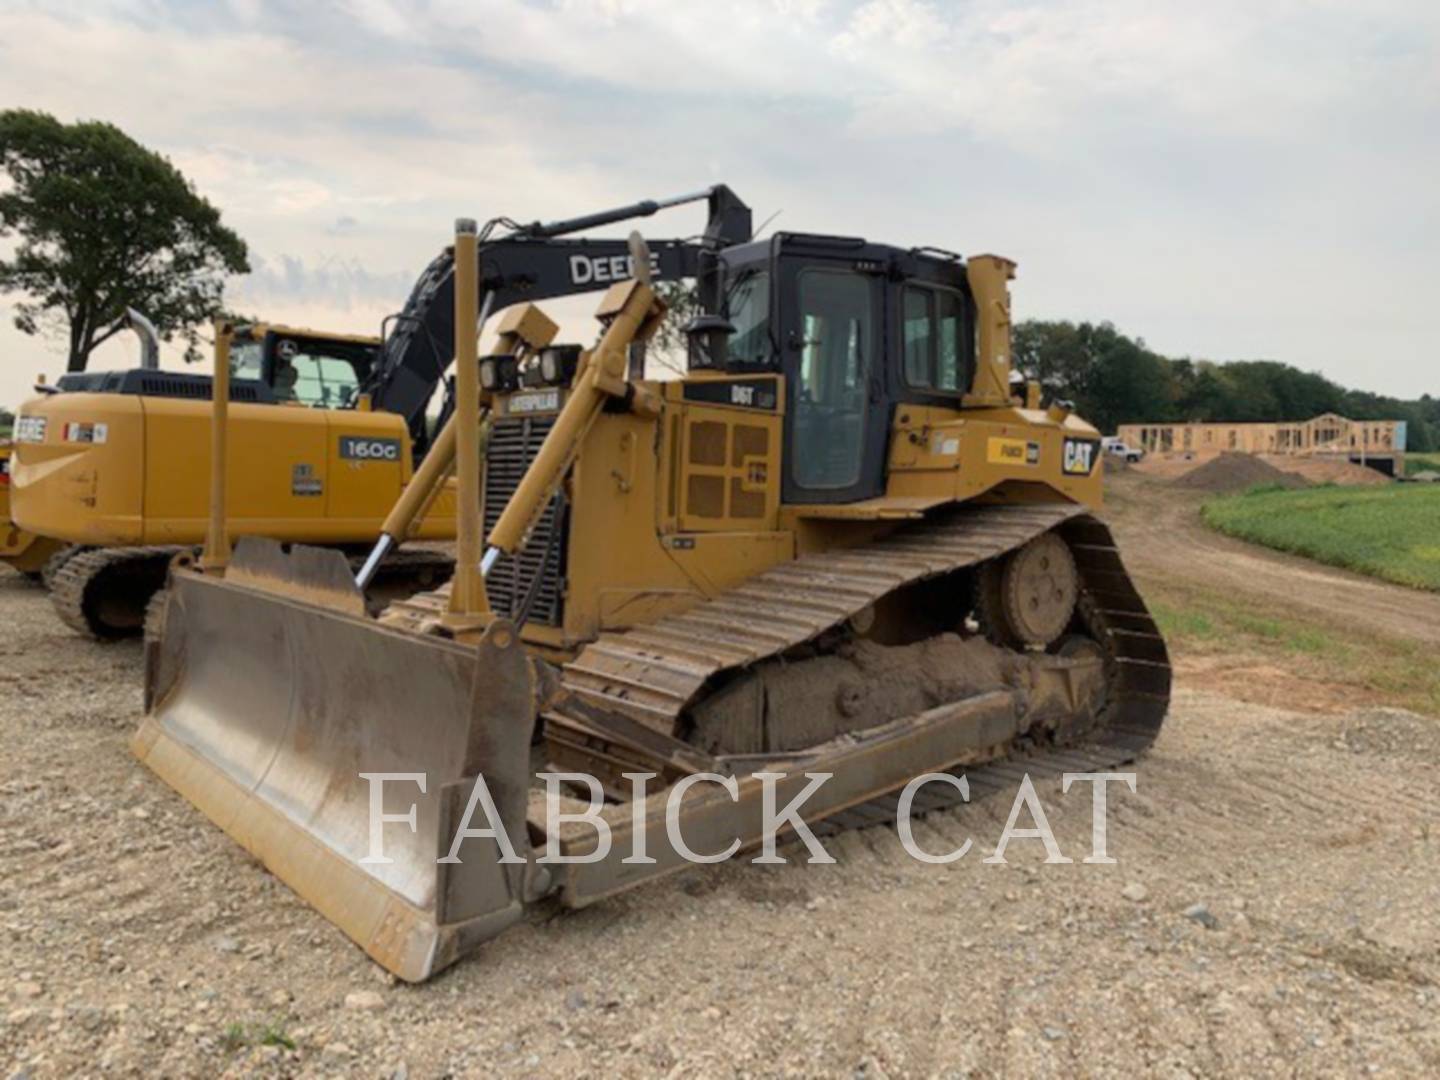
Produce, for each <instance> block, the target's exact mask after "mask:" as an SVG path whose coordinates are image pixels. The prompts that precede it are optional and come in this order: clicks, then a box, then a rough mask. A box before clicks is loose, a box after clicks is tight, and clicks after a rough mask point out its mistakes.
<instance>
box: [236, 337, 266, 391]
mask: <svg viewBox="0 0 1440 1080" xmlns="http://www.w3.org/2000/svg"><path fill="white" fill-rule="evenodd" d="M264 361H265V350H264V348H263V346H262V345H261V344H260V342H258V341H237V342H233V343H232V344H231V346H230V377H231V378H232V379H254V380H255V381H256V382H258V381H260V379H261V378H263V377H264V375H263V371H264Z"/></svg>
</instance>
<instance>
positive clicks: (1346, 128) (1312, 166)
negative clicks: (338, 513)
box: [0, 0, 1440, 407]
mask: <svg viewBox="0 0 1440 1080" xmlns="http://www.w3.org/2000/svg"><path fill="white" fill-rule="evenodd" d="M17 106H23V107H27V108H35V109H43V110H46V111H49V112H51V113H53V114H55V115H56V116H58V117H60V118H61V119H64V120H67V121H70V120H77V119H101V120H107V121H110V122H112V123H115V124H117V125H119V126H120V127H121V128H123V129H124V130H125V131H127V132H128V133H130V134H131V135H132V136H134V137H135V138H136V139H138V140H139V141H141V142H142V143H144V144H146V145H147V146H150V147H152V148H154V149H156V150H158V151H160V152H162V153H163V154H165V155H166V156H168V157H169V158H170V159H171V160H172V161H173V162H174V163H175V165H176V166H178V167H179V168H180V170H181V171H182V172H184V173H185V174H186V175H187V176H188V177H190V178H191V180H192V181H193V182H194V184H195V186H196V188H197V189H198V190H199V191H200V192H201V193H202V194H203V195H205V196H206V197H207V198H208V199H210V200H211V201H212V202H213V203H215V204H216V205H217V206H218V207H220V209H221V211H222V213H223V216H224V220H225V221H226V222H227V224H229V225H230V226H231V227H232V228H234V229H235V230H237V231H238V232H239V233H240V235H241V236H242V237H244V238H245V240H246V241H247V242H248V243H249V245H250V250H251V263H252V266H253V272H252V273H251V274H249V275H247V276H245V277H243V278H238V279H235V280H234V281H233V282H232V283H231V285H230V287H229V290H228V292H227V295H228V297H229V299H230V300H231V302H232V303H233V305H234V307H235V308H236V309H237V310H242V311H247V312H252V313H254V314H257V315H260V316H262V317H264V318H267V319H269V320H271V321H282V322H292V323H300V324H304V325H309V326H314V327H320V328H326V329H334V330H344V331H352V332H365V331H370V332H374V331H376V330H377V329H378V327H379V324H380V321H381V319H382V318H383V317H384V316H385V315H386V314H389V313H391V312H394V311H397V310H398V309H399V308H400V307H401V305H402V304H403V303H404V300H405V297H406V294H407V293H408V291H409V288H410V286H411V284H412V283H413V281H414V279H415V277H416V275H417V274H418V273H419V272H420V270H421V269H422V268H423V267H424V266H425V264H426V263H427V262H428V261H429V259H430V258H431V257H432V256H433V255H434V254H435V253H436V252H437V251H438V250H439V249H440V248H441V247H442V246H444V245H445V244H446V243H448V242H449V239H450V236H451V229H452V223H453V220H454V218H456V217H457V216H468V217H474V218H477V219H479V220H482V221H483V220H487V219H489V218H492V217H496V216H507V217H510V218H513V219H516V220H533V219H537V218H538V219H551V218H558V217H570V216H573V215H576V214H580V213H584V212H587V211H591V210H595V209H600V208H605V207H609V206H614V205H620V204H623V203H629V202H633V201H635V200H637V199H641V198H648V197H662V196H666V195H671V194H676V193H681V192H688V191H692V190H695V189H697V188H703V187H705V186H707V185H708V184H710V183H713V182H717V181H722V182H725V183H728V184H729V185H730V186H731V187H732V188H734V189H735V190H736V191H737V192H738V193H739V194H740V195H741V197H742V198H744V199H745V200H746V201H747V202H748V203H749V204H750V205H751V206H752V207H753V208H754V210H755V220H756V223H757V224H759V223H761V222H765V221H767V220H769V221H770V224H769V225H768V229H770V230H793V231H812V232H832V233H842V234H847V235H861V236H865V237H867V238H869V239H872V240H877V241H883V242H886V243H893V244H898V245H906V246H909V245H921V244H928V245H933V246H937V247H942V248H946V249H950V250H954V251H959V252H962V253H967V254H978V253H982V252H998V253H1000V254H1004V255H1007V256H1009V257H1011V258H1013V259H1015V260H1016V261H1018V263H1019V276H1018V279H1017V280H1016V282H1015V284H1014V311H1015V316H1016V318H1030V317H1034V318H1065V319H1075V320H1082V319H1088V320H1109V321H1111V322H1113V323H1115V325H1116V326H1118V327H1119V328H1120V329H1121V330H1122V331H1124V332H1126V333H1128V334H1131V335H1136V336H1139V337H1141V338H1143V339H1144V340H1145V342H1146V343H1147V344H1148V345H1149V346H1150V347H1152V348H1154V349H1157V350H1159V351H1160V352H1162V353H1165V354H1167V355H1172V356H1182V355H1186V356H1194V357H1203V358H1208V359H1216V360H1226V359H1255V358H1265V359H1274V360H1282V361H1285V362H1287V363H1291V364H1295V365H1297V366H1298V367H1301V368H1303V369H1306V370H1314V371H1320V372H1322V373H1324V374H1325V375H1327V376H1328V377H1330V378H1332V379H1334V380H1336V381H1337V382H1340V383H1343V384H1345V385H1348V386H1354V387H1358V388H1361V389H1367V390H1373V391H1376V392H1381V393H1388V394H1394V395H1397V396H1402V397H1415V396H1418V395H1420V394H1421V393H1432V394H1434V393H1440V373H1437V363H1436V361H1437V360H1440V348H1437V346H1436V344H1435V341H1436V334H1435V333H1434V330H1433V325H1434V314H1433V311H1432V309H1431V308H1430V306H1429V304H1430V302H1432V296H1433V295H1434V293H1435V292H1436V291H1437V288H1440V183H1437V182H1436V178H1437V177H1440V4H1437V3H1434V2H1429V0H1369V2H1364V3H1333V2H1327V0H1307V2H1299V0H1264V2H1260V3H1257V2H1255V0H1207V2H1206V3H1195V2H1194V0H1184V2H1170V0H951V2H941V0H772V2H770V3H758V2H752V0H726V2H724V3H709V2H684V0H429V2H420V3H414V4H402V3H399V2H397V0H329V2H327V0H308V2H289V0H229V2H228V3H213V4H212V3H203V4H202V3H187V2H166V0H96V2H88V3H87V2H84V0H77V2H75V3H72V4H67V5H63V6H62V5H57V4H54V3H44V4H41V3H26V2H17V0H0V107H17ZM702 224H703V210H702V209H700V208H699V207H690V208H687V209H679V210H674V211H670V212H668V213H667V214H666V215H665V216H663V217H658V216H657V217H656V218H653V219H650V220H649V221H648V222H645V223H644V225H643V228H644V229H645V230H646V231H647V232H648V233H650V234H651V235H655V236H688V235H693V234H694V233H696V232H698V231H699V229H700V228H701V226H702ZM9 303H13V298H10V300H9V301H8V302H7V298H5V297H0V403H4V404H8V405H11V406H12V407H13V405H14V404H16V403H18V402H19V401H20V400H23V399H24V398H25V397H27V396H29V387H30V386H31V385H32V383H33V382H34V379H35V376H36V375H37V374H39V373H44V374H45V375H46V376H47V378H49V379H52V380H53V379H54V377H55V376H56V375H57V374H58V373H59V372H60V371H61V370H62V369H63V362H64V350H63V347H62V345H61V343H60V342H58V341H55V340H46V339H36V338H30V337H26V336H24V335H21V334H20V333H18V332H17V331H16V330H15V329H14V328H13V325H12V321H11V320H12V316H13V311H12V310H11V308H10V307H9V306H8V304H9ZM564 314H565V316H566V329H567V330H570V329H571V326H572V325H574V326H576V327H578V328H581V329H583V327H584V325H585V324H584V322H583V321H582V320H583V316H582V315H581V314H580V313H579V312H578V311H577V310H575V309H573V308H567V310H566V311H565V312H564ZM577 332H579V331H578V330H577ZM572 336H574V335H573V334H572ZM178 355H179V350H178V349H177V350H174V351H173V352H171V353H168V354H167V359H166V363H167V366H168V365H170V364H178V362H179V361H178ZM134 357H135V346H134V343H133V339H132V338H130V337H129V336H128V335H124V336H122V337H120V338H117V339H115V341H113V342H112V343H110V344H108V345H107V346H105V347H103V349H102V350H101V352H99V353H97V354H96V359H95V363H94V366H95V367H117V366H127V365H129V364H130V363H131V362H132V361H133V360H134Z"/></svg>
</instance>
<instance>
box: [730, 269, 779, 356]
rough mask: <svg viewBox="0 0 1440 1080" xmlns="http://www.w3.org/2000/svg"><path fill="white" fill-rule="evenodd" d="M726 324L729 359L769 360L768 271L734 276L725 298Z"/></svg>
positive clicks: (756, 271)
mask: <svg viewBox="0 0 1440 1080" xmlns="http://www.w3.org/2000/svg"><path fill="white" fill-rule="evenodd" d="M725 304H726V309H727V314H728V315H729V318H730V325H732V326H733V327H735V333H733V334H732V335H731V336H730V342H729V349H728V351H729V354H730V360H731V361H732V362H734V363H738V364H747V365H757V366H758V365H764V364H768V363H769V362H770V356H771V352H772V349H771V347H770V275H769V274H768V273H766V272H765V271H764V270H754V271H751V272H749V273H746V274H743V275H741V276H740V277H738V278H736V279H735V281H734V283H733V284H731V286H730V288H729V291H728V293H727V295H726V299H725Z"/></svg>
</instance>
